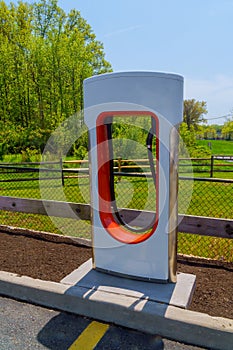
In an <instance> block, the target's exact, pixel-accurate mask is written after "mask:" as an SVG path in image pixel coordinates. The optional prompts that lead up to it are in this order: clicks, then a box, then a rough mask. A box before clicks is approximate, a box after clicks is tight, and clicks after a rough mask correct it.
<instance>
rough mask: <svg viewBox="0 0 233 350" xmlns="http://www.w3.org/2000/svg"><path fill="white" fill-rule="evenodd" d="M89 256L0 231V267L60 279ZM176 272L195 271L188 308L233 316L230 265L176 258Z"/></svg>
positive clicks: (82, 249)
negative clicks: (194, 281) (194, 284)
mask: <svg viewBox="0 0 233 350" xmlns="http://www.w3.org/2000/svg"><path fill="white" fill-rule="evenodd" d="M91 256H92V249H91V248H90V247H86V246H82V245H79V244H75V243H73V244H72V243H62V242H52V241H47V240H44V238H43V237H39V235H37V237H36V238H34V237H30V236H26V235H21V234H20V235H19V234H12V233H9V232H8V233H7V232H0V267H1V268H0V269H1V270H2V271H8V272H13V273H16V274H18V275H25V276H29V277H32V278H37V279H42V280H47V281H48V280H49V281H54V282H59V281H60V280H61V279H62V278H64V277H65V276H66V275H68V274H69V273H70V272H72V271H73V270H74V269H77V268H78V267H79V266H80V265H81V264H82V263H84V262H85V261H87V260H88V259H89V258H91ZM178 271H179V272H184V273H191V274H195V275H196V278H197V283H196V289H195V292H194V295H193V300H192V303H191V306H190V308H189V309H190V310H194V311H199V312H204V313H208V314H209V315H212V316H221V317H227V318H232V319H233V280H232V277H233V274H232V272H233V264H232V263H226V262H220V261H213V260H210V261H209V260H206V259H199V258H194V257H190V258H189V257H182V256H181V257H178Z"/></svg>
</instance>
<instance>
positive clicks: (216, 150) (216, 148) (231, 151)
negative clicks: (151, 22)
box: [197, 140, 233, 155]
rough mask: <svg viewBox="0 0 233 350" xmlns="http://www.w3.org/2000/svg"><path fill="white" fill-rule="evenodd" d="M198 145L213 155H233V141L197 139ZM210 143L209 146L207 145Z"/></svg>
mask: <svg viewBox="0 0 233 350" xmlns="http://www.w3.org/2000/svg"><path fill="white" fill-rule="evenodd" d="M197 143H198V145H200V146H205V147H206V148H207V149H208V150H210V151H211V154H213V155H233V141H226V140H197ZM209 144H210V145H211V146H210V147H211V148H210V147H209V146H208V145H209Z"/></svg>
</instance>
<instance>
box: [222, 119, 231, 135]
mask: <svg viewBox="0 0 233 350" xmlns="http://www.w3.org/2000/svg"><path fill="white" fill-rule="evenodd" d="M222 135H224V137H225V139H226V140H229V141H231V140H233V117H231V118H229V119H228V120H227V121H226V122H225V123H224V125H223V128H222Z"/></svg>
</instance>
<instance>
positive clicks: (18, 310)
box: [0, 297, 203, 350]
mask: <svg viewBox="0 0 233 350" xmlns="http://www.w3.org/2000/svg"><path fill="white" fill-rule="evenodd" d="M0 310H1V314H0V324H1V326H0V334H1V337H0V349H1V350H13V349H16V350H25V349H27V350H30V349H33V350H37V349H51V350H66V349H75V348H76V349H81V345H80V347H79V345H78V343H77V340H78V339H79V338H80V336H81V335H84V344H85V345H84V346H85V348H89V349H90V339H91V338H92V337H93V335H92V334H90V333H89V335H87V334H86V333H85V330H86V329H87V328H88V326H89V325H90V324H92V323H93V320H92V319H89V318H87V317H82V316H78V315H74V314H70V313H66V312H59V311H55V310H52V309H48V308H44V307H40V306H35V305H32V304H28V303H24V302H19V301H16V300H13V299H10V298H4V297H0ZM97 325H98V323H97ZM106 326H107V327H106V332H104V334H103V336H102V337H101V338H100V339H99V341H98V342H97V344H96V345H95V346H94V347H92V349H95V350H103V349H104V350H110V349H111V350H117V349H118V350H124V349H127V350H152V349H153V350H162V349H165V350H198V349H203V348H200V347H195V346H190V345H185V344H181V343H177V342H175V341H171V340H167V339H164V338H161V337H159V336H156V335H153V336H152V335H149V334H145V333H142V332H138V331H135V330H130V329H127V328H124V327H118V326H115V325H111V324H110V325H108V324H107V325H106ZM85 334H86V335H85ZM85 342H86V343H85Z"/></svg>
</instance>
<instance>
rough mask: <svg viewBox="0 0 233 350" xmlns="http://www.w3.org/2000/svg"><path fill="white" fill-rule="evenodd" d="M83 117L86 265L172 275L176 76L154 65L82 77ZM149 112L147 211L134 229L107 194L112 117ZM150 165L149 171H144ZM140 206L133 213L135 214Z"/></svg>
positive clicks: (137, 274)
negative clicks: (89, 247) (88, 234)
mask: <svg viewBox="0 0 233 350" xmlns="http://www.w3.org/2000/svg"><path fill="white" fill-rule="evenodd" d="M84 107H85V110H84V120H85V124H86V125H87V127H88V130H89V162H90V181H91V215H92V244H93V268H94V269H97V270H102V271H105V272H109V273H112V274H119V275H122V276H127V277H130V278H135V279H145V280H154V281H158V282H163V283H165V282H176V249H177V248H176V245H177V243H176V242H177V153H178V150H177V148H178V142H177V132H176V130H177V126H178V125H179V123H181V121H182V117H183V115H182V113H183V77H181V76H179V75H176V74H167V73H157V72H122V73H121V72H119V73H109V74H102V75H99V76H94V77H91V78H88V79H86V80H85V81H84ZM129 116H136V117H137V116H140V118H142V117H143V116H145V117H146V118H148V117H149V118H151V121H152V124H153V125H154V127H153V137H154V138H155V139H156V152H155V155H154V167H155V171H154V173H155V191H156V196H155V197H156V200H155V203H154V214H153V213H150V217H151V218H152V219H148V215H149V214H148V213H147V214H145V215H147V216H146V217H145V219H144V221H146V222H148V225H146V226H145V227H144V228H143V227H142V228H141V230H139V231H138V232H135V231H136V230H133V229H132V230H131V227H130V225H124V223H123V222H122V221H121V218H120V216H119V215H116V213H115V209H114V203H113V201H114V199H113V198H112V196H111V192H112V190H111V181H112V179H111V177H112V173H111V171H112V170H111V167H112V162H111V161H112V159H111V157H112V155H111V151H110V148H111V145H110V144H111V135H110V134H109V128H108V125H109V124H111V122H112V120H113V118H114V119H117V118H119V117H120V118H121V119H120V120H122V118H126V120H127V118H128V117H129ZM152 172H153V171H152ZM143 215H144V213H143V211H142V212H141V214H140V216H141V218H142V221H143Z"/></svg>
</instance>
